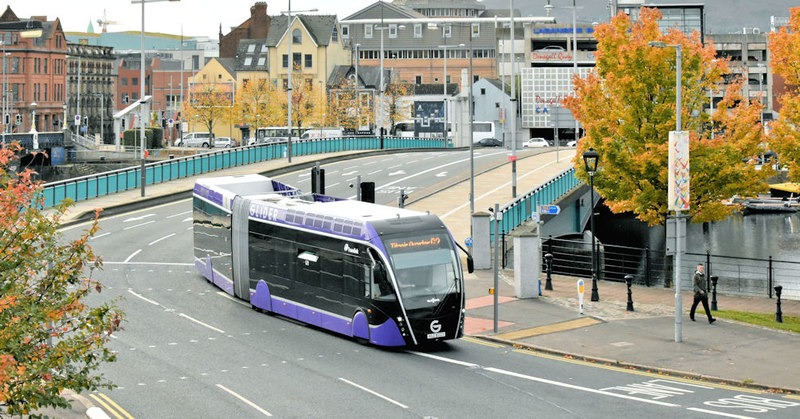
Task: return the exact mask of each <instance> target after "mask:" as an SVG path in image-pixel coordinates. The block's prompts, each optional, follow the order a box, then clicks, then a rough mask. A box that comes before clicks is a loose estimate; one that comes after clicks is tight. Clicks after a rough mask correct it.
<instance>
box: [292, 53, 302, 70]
mask: <svg viewBox="0 0 800 419" xmlns="http://www.w3.org/2000/svg"><path fill="white" fill-rule="evenodd" d="M302 59H303V54H301V53H299V52H294V53H292V68H300V67H301V66H302V65H303V63H302V61H301V60H302Z"/></svg>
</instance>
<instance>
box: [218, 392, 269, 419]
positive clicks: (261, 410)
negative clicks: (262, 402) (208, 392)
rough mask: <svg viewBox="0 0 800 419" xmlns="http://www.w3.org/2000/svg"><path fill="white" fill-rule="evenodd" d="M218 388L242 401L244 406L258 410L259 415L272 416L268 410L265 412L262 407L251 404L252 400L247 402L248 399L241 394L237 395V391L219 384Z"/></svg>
mask: <svg viewBox="0 0 800 419" xmlns="http://www.w3.org/2000/svg"><path fill="white" fill-rule="evenodd" d="M217 387H218V388H219V389H221V390H223V391H225V392H226V393H228V394H230V395H231V396H233V397H236V398H237V399H239V400H241V401H242V402H243V403H244V404H246V405H248V406H250V407H252V408H253V409H255V410H257V411H258V412H259V413H261V414H263V415H264V416H272V414H271V413H269V412H267V411H266V410H264V409H263V408H262V407H261V406H259V405H257V404H255V403H253V402H251V401H250V400H247V399H246V398H244V396H242V395H240V394H239V393H237V392H235V391H233V390H231V389H229V388H227V387H225V386H223V385H222V384H217Z"/></svg>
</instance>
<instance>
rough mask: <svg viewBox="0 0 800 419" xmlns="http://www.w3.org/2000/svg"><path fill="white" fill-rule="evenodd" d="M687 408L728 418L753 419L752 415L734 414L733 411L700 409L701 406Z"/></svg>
mask: <svg viewBox="0 0 800 419" xmlns="http://www.w3.org/2000/svg"><path fill="white" fill-rule="evenodd" d="M686 410H691V411H693V412H700V413H708V414H710V415H716V416H724V417H727V418H739V419H753V418H752V417H750V416H741V415H734V414H732V413H722V412H717V411H714V410H707V409H700V408H699V407H687V408H686Z"/></svg>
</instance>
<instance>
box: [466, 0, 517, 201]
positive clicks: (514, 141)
mask: <svg viewBox="0 0 800 419" xmlns="http://www.w3.org/2000/svg"><path fill="white" fill-rule="evenodd" d="M509 3H510V5H509V14H510V16H511V27H510V28H509V29H510V32H511V157H512V158H511V197H512V198H516V197H517V80H516V77H517V74H516V69H515V68H514V67H515V64H516V57H515V55H516V48H514V35H515V34H514V0H509ZM469 35H470V38H469V39H470V41H471V40H472V31H470V34H469ZM471 58H472V55H470V59H471ZM470 77H471V76H470ZM470 83H472V79H470ZM470 86H472V84H470ZM471 90H472V89H470V91H471Z"/></svg>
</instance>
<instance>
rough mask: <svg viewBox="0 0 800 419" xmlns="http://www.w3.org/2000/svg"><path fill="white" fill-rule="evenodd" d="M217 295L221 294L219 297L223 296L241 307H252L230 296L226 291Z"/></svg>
mask: <svg viewBox="0 0 800 419" xmlns="http://www.w3.org/2000/svg"><path fill="white" fill-rule="evenodd" d="M217 294H219V295H221V296H223V297H225V298H227V299H229V300H231V301H233V302H234V303H237V304H241V305H243V306H245V307H250V304H247V303H245V302H244V301H242V300H240V299H238V298H236V297H232V296H231V295H230V294H228V293H227V292H225V291H217Z"/></svg>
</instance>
